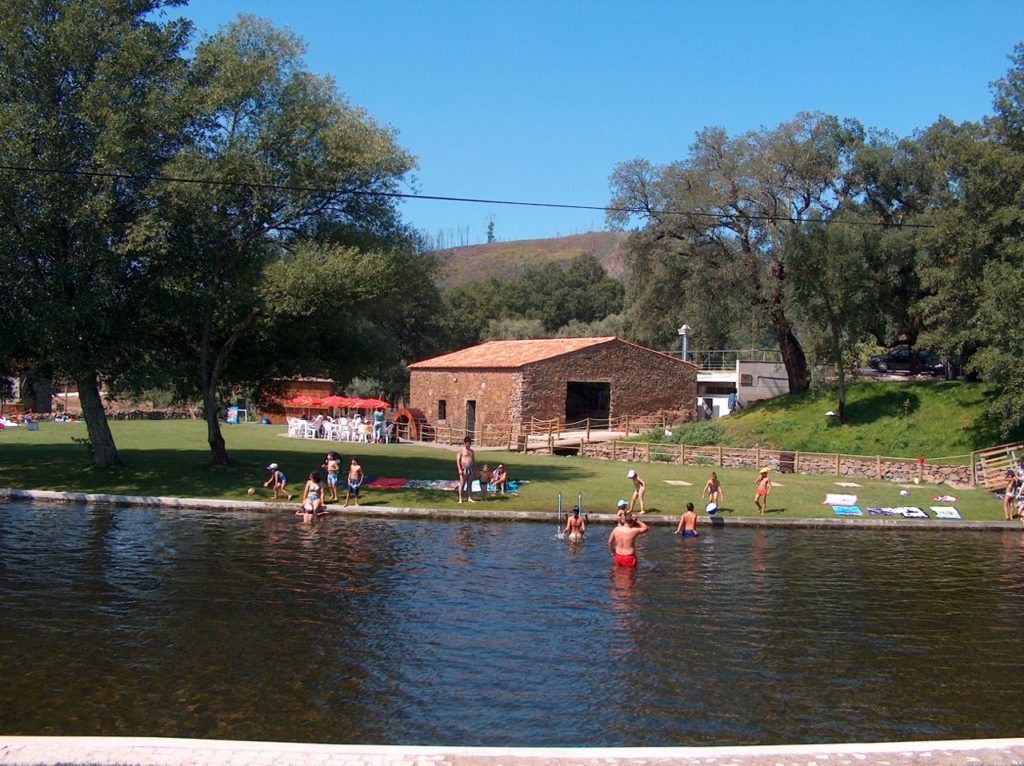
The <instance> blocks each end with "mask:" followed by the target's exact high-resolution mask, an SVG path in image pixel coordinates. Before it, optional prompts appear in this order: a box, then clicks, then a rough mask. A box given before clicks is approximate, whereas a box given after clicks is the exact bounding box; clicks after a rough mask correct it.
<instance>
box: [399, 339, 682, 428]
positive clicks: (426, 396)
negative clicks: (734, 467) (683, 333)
mask: <svg viewBox="0 0 1024 766" xmlns="http://www.w3.org/2000/svg"><path fill="white" fill-rule="evenodd" d="M570 382H573V383H608V384H609V388H610V413H609V415H610V417H612V418H618V417H623V416H627V415H628V416H631V417H632V416H640V415H653V414H657V413H662V412H673V413H675V414H676V415H677V416H679V415H680V414H681V417H679V419H681V420H687V419H692V417H693V412H694V407H695V404H696V397H697V368H696V367H695V366H694V365H692V364H688V363H684V362H680V361H679V360H678V359H673V358H672V357H670V356H668V355H667V354H662V353H660V352H657V351H652V350H650V349H646V348H644V347H642V346H637V345H635V344H632V343H627V342H625V341H622V340H614V341H611V342H609V343H602V344H600V345H597V346H594V347H591V348H586V349H583V350H580V351H575V352H572V353H567V354H563V355H561V356H558V357H554V358H552V359H545V360H542V361H539V362H534V363H532V364H527V365H524V366H522V367H520V368H516V369H503V368H471V367H467V368H460V369H454V368H453V369H440V370H437V369H433V370H432V369H413V370H412V371H411V375H410V379H409V405H410V407H411V408H414V409H417V410H419V411H421V412H422V413H423V414H424V416H425V417H426V420H427V423H428V424H429V425H430V426H431V427H432V429H433V431H434V433H436V434H437V435H438V436H439V438H440V437H441V436H442V435H443V434H452V433H457V432H464V429H465V428H466V403H467V402H468V401H475V402H476V433H477V438H478V440H481V441H482V442H483V443H508V442H511V441H512V440H513V438H514V439H515V440H518V439H519V437H520V435H521V434H520V429H519V426H520V425H521V424H524V423H529V422H531V420H532V419H533V418H536V419H537V420H553V419H559V420H562V421H564V419H565V404H566V402H565V400H566V386H567V384H568V383H570ZM442 400H443V401H444V402H445V410H446V417H445V418H443V419H442V418H441V417H440V413H439V408H438V403H439V402H440V401H442ZM510 429H511V432H510ZM486 435H493V436H494V438H493V439H489V438H482V437H485V436H486ZM459 438H461V437H459Z"/></svg>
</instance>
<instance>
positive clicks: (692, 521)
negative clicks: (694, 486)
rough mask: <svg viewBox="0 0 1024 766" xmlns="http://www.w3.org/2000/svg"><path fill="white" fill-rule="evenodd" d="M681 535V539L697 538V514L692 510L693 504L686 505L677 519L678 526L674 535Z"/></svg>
mask: <svg viewBox="0 0 1024 766" xmlns="http://www.w3.org/2000/svg"><path fill="white" fill-rule="evenodd" d="M680 532H682V533H683V537H696V536H697V514H696V512H694V510H693V503H687V504H686V510H685V511H683V515H682V516H680V517H679V526H678V527H676V534H677V535H678V534H679V533H680Z"/></svg>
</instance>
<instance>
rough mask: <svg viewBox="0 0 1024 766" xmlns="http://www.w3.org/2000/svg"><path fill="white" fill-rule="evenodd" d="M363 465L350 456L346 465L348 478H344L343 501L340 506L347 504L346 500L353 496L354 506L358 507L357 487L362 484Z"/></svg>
mask: <svg viewBox="0 0 1024 766" xmlns="http://www.w3.org/2000/svg"><path fill="white" fill-rule="evenodd" d="M364 478H365V477H364V476H363V467H362V466H361V465H359V461H358V460H356V459H355V458H352V462H351V463H349V466H348V478H347V479H346V480H345V503H344V505H343V506H342V507H346V506H348V501H349V500H350V499H352V498H355V501H356V508H358V507H359V488H360V487H361V486H363V479H364Z"/></svg>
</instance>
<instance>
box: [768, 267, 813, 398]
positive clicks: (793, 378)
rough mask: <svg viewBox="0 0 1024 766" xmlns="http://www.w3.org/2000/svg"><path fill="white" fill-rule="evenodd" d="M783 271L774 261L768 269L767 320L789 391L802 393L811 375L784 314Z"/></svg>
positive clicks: (809, 382) (808, 384) (809, 381)
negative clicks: (768, 295) (772, 333)
mask: <svg viewBox="0 0 1024 766" xmlns="http://www.w3.org/2000/svg"><path fill="white" fill-rule="evenodd" d="M783 278H784V273H783V268H782V264H781V263H779V262H778V261H775V262H773V263H772V265H771V269H770V279H771V287H770V297H769V299H768V321H769V322H771V327H772V330H774V332H775V338H776V340H777V341H778V343H779V353H780V354H782V363H783V364H784V365H785V367H786V377H787V378H788V379H789V393H791V394H802V393H804V392H805V391H807V390H808V389H809V388H810V387H811V376H810V373H809V372H808V370H807V357H806V356H805V355H804V350H803V348H802V347H801V346H800V341H798V340H797V339H796V335H794V334H793V324H792V322H790V321H789V318H788V317H787V316H786V305H785V296H784V292H783V291H784V289H785V287H784V282H783Z"/></svg>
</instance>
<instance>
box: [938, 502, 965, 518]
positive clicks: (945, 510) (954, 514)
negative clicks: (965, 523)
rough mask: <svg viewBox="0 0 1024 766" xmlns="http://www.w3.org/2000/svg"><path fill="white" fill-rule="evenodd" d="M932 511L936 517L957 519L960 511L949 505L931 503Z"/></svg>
mask: <svg viewBox="0 0 1024 766" xmlns="http://www.w3.org/2000/svg"><path fill="white" fill-rule="evenodd" d="M930 508H931V511H932V513H934V514H935V518H937V519H959V518H962V517H961V516H960V511H958V510H957V509H956V508H954V507H953V506H951V505H933V506H930Z"/></svg>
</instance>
